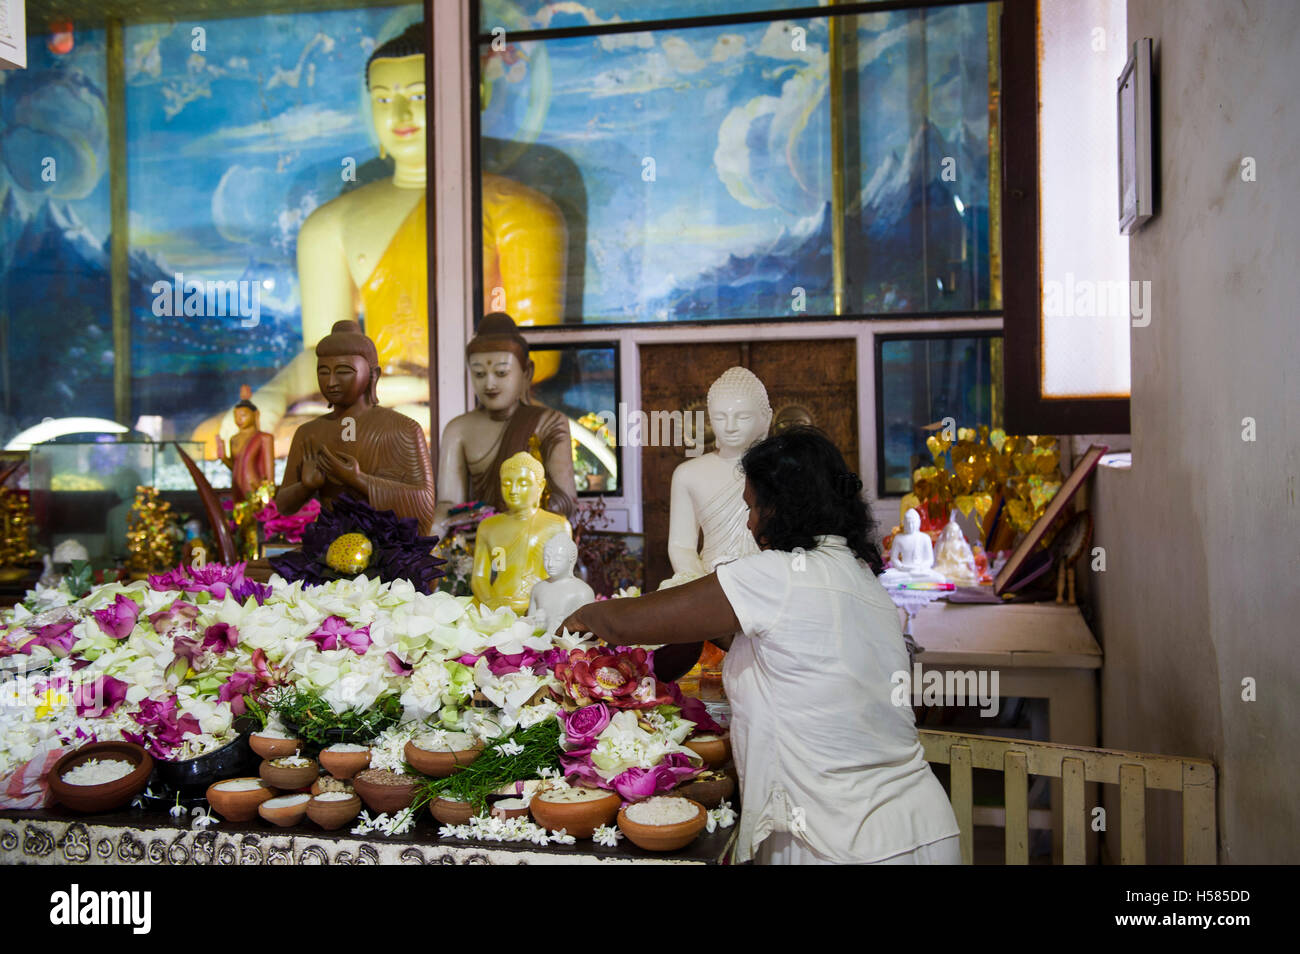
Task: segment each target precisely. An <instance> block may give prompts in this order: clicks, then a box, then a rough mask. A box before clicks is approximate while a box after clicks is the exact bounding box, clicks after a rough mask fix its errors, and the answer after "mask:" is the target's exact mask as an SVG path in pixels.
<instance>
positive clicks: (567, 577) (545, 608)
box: [528, 533, 596, 635]
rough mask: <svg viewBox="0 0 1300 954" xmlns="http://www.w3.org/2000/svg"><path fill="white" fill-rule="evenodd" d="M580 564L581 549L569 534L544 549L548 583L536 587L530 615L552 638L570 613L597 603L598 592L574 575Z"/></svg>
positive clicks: (544, 581)
mask: <svg viewBox="0 0 1300 954" xmlns="http://www.w3.org/2000/svg"><path fill="white" fill-rule="evenodd" d="M577 561H578V545H577V544H576V543H574V542H573V540H572V539H571V538H570V537H569V536H567V535H566V534H563V533H557V534H556V535H555V536H553V537H551V538H550V539H549V540H547V541H546V546H544V547H542V567H543V568H544V569H545V570H546V579H544V580H538V581H537V582H536V583H534V584H533V592H532V596H531V597H529V600H528V615H529V616H531V617H532V618H533V619H535V620H536V621H537V623H538V625H539V626H541V627H542V628H543V629H545V630H546V632H547V633H549V634H551V635H554V634H555V627H556V626H558V625H559V624H560V623H561V622H563V621H564V620H565V619H567V618H568V616H569V614H570V613H572V612H573V611H574V610H576V609H577V608H578V607H579V606H586V605H587V604H588V603H591V602H594V601H595V599H596V591H595V590H593V589H592V588H591V587H590V586H588V585H587V584H586V582H585V581H583V580H580V579H578V578H577V577H576V576H574V575H573V565H574V564H575V563H576V562H577Z"/></svg>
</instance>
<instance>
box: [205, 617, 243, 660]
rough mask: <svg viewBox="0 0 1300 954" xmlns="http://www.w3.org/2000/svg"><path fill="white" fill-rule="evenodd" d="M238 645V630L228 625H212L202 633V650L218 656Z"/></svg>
mask: <svg viewBox="0 0 1300 954" xmlns="http://www.w3.org/2000/svg"><path fill="white" fill-rule="evenodd" d="M238 643H239V629H238V628H237V627H235V626H232V625H230V624H229V623H213V624H212V625H211V626H209V627H208V628H207V629H206V630H204V631H203V648H204V649H210V650H212V652H213V653H215V654H216V655H218V656H220V655H223V654H224V653H225V652H226V651H227V650H230V649H234V648H235V646H236V645H238Z"/></svg>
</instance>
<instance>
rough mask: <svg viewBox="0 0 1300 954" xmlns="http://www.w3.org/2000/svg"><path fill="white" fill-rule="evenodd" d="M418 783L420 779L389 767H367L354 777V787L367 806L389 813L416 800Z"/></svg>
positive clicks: (372, 809)
mask: <svg viewBox="0 0 1300 954" xmlns="http://www.w3.org/2000/svg"><path fill="white" fill-rule="evenodd" d="M417 784H418V779H416V778H413V777H412V776H409V775H398V774H397V773H395V772H391V771H389V770H388V769H366V770H365V771H364V772H358V773H357V774H356V775H354V776H353V777H352V787H353V788H355V789H356V791H357V794H358V795H360V796H361V800H362V801H363V802H365V803H366V808H368V809H370V810H371V811H372V812H382V813H384V814H387V815H391V814H393V813H394V812H400V811H401V810H402V809H403V808H409V807H410V805H411V802H413V801H415V786H416V785H417Z"/></svg>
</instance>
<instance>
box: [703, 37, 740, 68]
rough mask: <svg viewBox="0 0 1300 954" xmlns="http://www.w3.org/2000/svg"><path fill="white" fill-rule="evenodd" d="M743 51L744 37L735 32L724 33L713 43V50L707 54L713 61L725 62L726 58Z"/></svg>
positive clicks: (731, 57) (735, 55)
mask: <svg viewBox="0 0 1300 954" xmlns="http://www.w3.org/2000/svg"><path fill="white" fill-rule="evenodd" d="M744 52H745V38H744V37H743V36H739V35H737V34H735V33H724V34H722V36H720V37H718V39H717V40H716V41H715V42H714V44H713V51H712V52H711V53H710V54H709V59H711V60H713V62H715V63H725V62H726V61H727V60H730V59H733V58H734V57H737V56H740V55H742V54H743V53H744Z"/></svg>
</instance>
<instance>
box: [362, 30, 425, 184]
mask: <svg viewBox="0 0 1300 954" xmlns="http://www.w3.org/2000/svg"><path fill="white" fill-rule="evenodd" d="M425 46H426V41H425V30H424V23H423V22H420V23H413V24H411V25H410V26H409V27H407V28H406V30H405V31H404V32H403V33H401V34H400V35H399V36H396V37H394V38H393V39H391V40H389V41H388V42H386V43H382V44H380V45H379V46H377V47H375V52H373V53H371V54H370V59H369V60H368V61H367V62H366V89H367V91H368V92H369V93H370V110H371V119H372V121H373V122H374V124H375V133H376V134H377V135H378V136H379V149H380V155H381V156H383V155H385V154H387V155H390V156H392V157H393V159H394V160H395V161H396V162H398V163H403V162H410V163H419V164H421V165H423V163H424V160H425V138H424V129H425V103H426V101H427V98H426V88H425V76H424V56H425V52H426V50H425Z"/></svg>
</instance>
